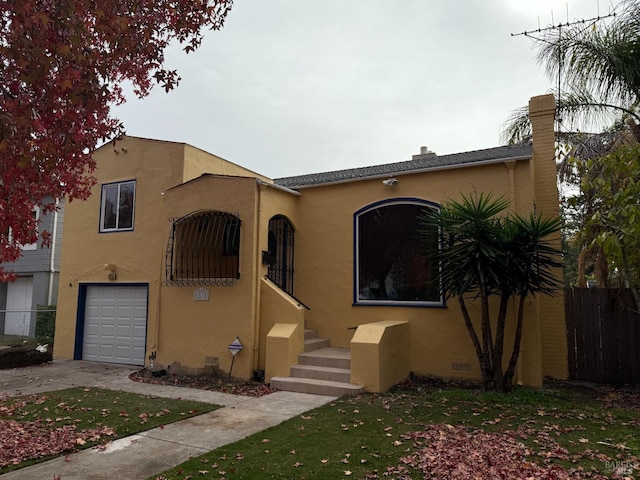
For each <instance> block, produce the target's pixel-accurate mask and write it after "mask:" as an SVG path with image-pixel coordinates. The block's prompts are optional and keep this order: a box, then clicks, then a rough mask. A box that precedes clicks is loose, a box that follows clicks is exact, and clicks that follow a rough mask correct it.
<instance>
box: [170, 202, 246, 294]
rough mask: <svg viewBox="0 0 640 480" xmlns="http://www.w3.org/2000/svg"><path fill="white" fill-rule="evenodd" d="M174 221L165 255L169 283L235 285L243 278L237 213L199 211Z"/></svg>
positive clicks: (181, 284)
mask: <svg viewBox="0 0 640 480" xmlns="http://www.w3.org/2000/svg"><path fill="white" fill-rule="evenodd" d="M169 221H170V222H171V223H172V226H171V233H170V235H169V241H168V243H167V251H166V259H165V281H164V282H163V285H166V286H183V287H196V286H221V287H230V286H233V285H234V284H235V282H236V280H237V279H239V278H240V262H239V260H240V226H241V220H240V218H239V216H238V214H237V213H227V212H220V211H215V210H205V211H197V212H193V213H190V214H188V215H185V216H183V217H179V218H171V219H169Z"/></svg>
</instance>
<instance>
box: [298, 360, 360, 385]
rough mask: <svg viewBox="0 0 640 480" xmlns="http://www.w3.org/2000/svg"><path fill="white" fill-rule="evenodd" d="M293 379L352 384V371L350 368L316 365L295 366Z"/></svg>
mask: <svg viewBox="0 0 640 480" xmlns="http://www.w3.org/2000/svg"><path fill="white" fill-rule="evenodd" d="M290 375H291V377H295V378H312V379H314V380H329V381H331V382H343V383H350V382H351V370H349V369H348V368H333V367H318V366H315V365H300V364H298V365H293V366H292V367H291V373H290Z"/></svg>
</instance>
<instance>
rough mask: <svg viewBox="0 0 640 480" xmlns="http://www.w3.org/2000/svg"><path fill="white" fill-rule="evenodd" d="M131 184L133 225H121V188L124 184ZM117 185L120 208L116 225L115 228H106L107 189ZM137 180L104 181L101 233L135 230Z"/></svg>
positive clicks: (101, 204) (101, 205)
mask: <svg viewBox="0 0 640 480" xmlns="http://www.w3.org/2000/svg"><path fill="white" fill-rule="evenodd" d="M126 184H131V185H133V205H132V209H131V226H130V227H119V223H120V208H119V205H120V195H121V189H122V186H123V185H126ZM113 187H117V188H118V194H117V199H118V208H116V226H115V227H113V228H105V226H104V222H105V207H106V205H107V195H106V191H107V189H109V188H113ZM136 187H137V182H136V181H135V180H124V181H122V182H112V183H104V184H102V190H101V194H102V195H101V199H100V233H109V232H130V231H132V230H133V227H134V225H135V211H136V190H137V188H136Z"/></svg>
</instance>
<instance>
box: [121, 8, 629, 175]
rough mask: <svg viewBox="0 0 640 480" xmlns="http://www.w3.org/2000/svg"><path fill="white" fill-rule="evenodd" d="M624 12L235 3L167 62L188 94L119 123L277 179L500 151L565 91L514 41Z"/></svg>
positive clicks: (139, 104)
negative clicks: (524, 116)
mask: <svg viewBox="0 0 640 480" xmlns="http://www.w3.org/2000/svg"><path fill="white" fill-rule="evenodd" d="M618 3H619V0H613V1H612V2H609V1H608V0H600V1H599V2H598V0H569V1H559V0H394V1H391V0H322V1H311V0H268V1H267V0H236V1H235V5H234V7H233V9H232V11H231V13H230V14H229V17H228V18H227V21H226V24H225V27H224V29H223V30H221V31H219V32H209V33H207V36H206V38H205V40H204V42H203V45H202V46H201V48H200V49H199V50H198V51H196V52H195V53H191V54H189V55H186V54H184V53H182V52H181V50H180V49H179V48H175V49H172V50H170V51H169V52H167V55H166V59H167V66H168V67H170V68H176V69H177V70H178V72H179V74H180V76H181V77H182V81H181V83H180V86H179V87H178V89H177V90H175V91H173V92H171V93H169V94H166V93H164V91H163V90H161V89H158V88H156V89H154V91H153V93H152V94H151V95H150V96H149V97H147V98H145V99H144V100H138V99H136V98H135V97H134V96H130V98H129V101H128V102H127V103H126V104H125V105H124V106H121V107H118V108H117V109H116V110H115V114H116V116H118V118H120V119H121V120H122V121H123V122H124V124H125V127H126V129H127V133H128V134H129V135H134V136H141V137H149V138H157V139H162V140H171V141H177V142H185V143H189V144H191V145H193V146H195V147H199V148H201V149H203V150H206V151H209V152H211V153H214V154H216V155H219V156H221V157H223V158H226V159H227V160H230V161H232V162H234V163H237V164H240V165H242V166H245V167H247V168H250V169H252V170H255V171H257V172H259V173H262V174H264V175H267V176H269V177H272V178H277V177H283V176H291V175H298V174H303V173H313V172H321V171H328V170H335V169H342V168H351V167H359V166H366V165H376V164H382V163H391V162H397V161H403V160H409V159H411V155H412V154H415V153H418V152H419V149H420V147H421V146H423V145H425V146H428V147H429V149H430V150H433V151H435V152H436V153H438V154H448V153H458V152H465V151H470V150H477V149H482V148H490V147H495V146H498V145H500V144H501V139H500V131H501V128H502V126H503V124H504V122H505V121H506V119H507V117H508V115H509V112H510V111H511V110H513V109H515V108H517V107H520V106H523V105H526V103H527V102H528V100H529V98H530V97H532V96H535V95H540V94H544V93H547V92H548V91H549V89H550V88H551V87H552V85H553V82H552V81H551V80H549V79H548V78H547V77H546V75H545V73H544V71H543V69H542V67H541V66H539V65H538V64H537V63H536V60H535V53H536V51H535V49H534V48H533V41H532V40H531V39H529V38H527V37H525V36H511V34H512V33H519V32H523V31H525V30H532V29H537V28H538V26H540V27H545V26H548V25H551V24H552V23H553V24H558V23H559V22H563V23H564V22H566V21H567V19H568V20H569V21H573V20H574V19H587V18H593V17H596V16H598V14H600V15H601V16H602V15H606V14H607V13H609V11H610V10H611V8H612V4H613V5H617V4H618ZM567 10H568V16H567ZM552 15H553V16H552Z"/></svg>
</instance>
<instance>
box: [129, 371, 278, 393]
mask: <svg viewBox="0 0 640 480" xmlns="http://www.w3.org/2000/svg"><path fill="white" fill-rule="evenodd" d="M129 378H130V379H131V380H133V381H135V382H144V383H153V384H156V385H172V386H176V387H188V388H199V389H202V390H212V391H216V392H222V393H229V394H232V395H245V396H248V397H261V396H263V395H269V394H270V393H273V392H275V389H272V388H271V387H269V385H268V384H265V383H262V382H255V381H252V380H239V379H234V378H232V379H226V378H221V377H216V376H210V375H175V374H171V373H169V374H166V375H161V376H157V377H155V376H153V375H152V373H151V372H150V371H149V370H148V369H143V370H140V371H137V372H134V373H132V374H131V375H130V376H129Z"/></svg>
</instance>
